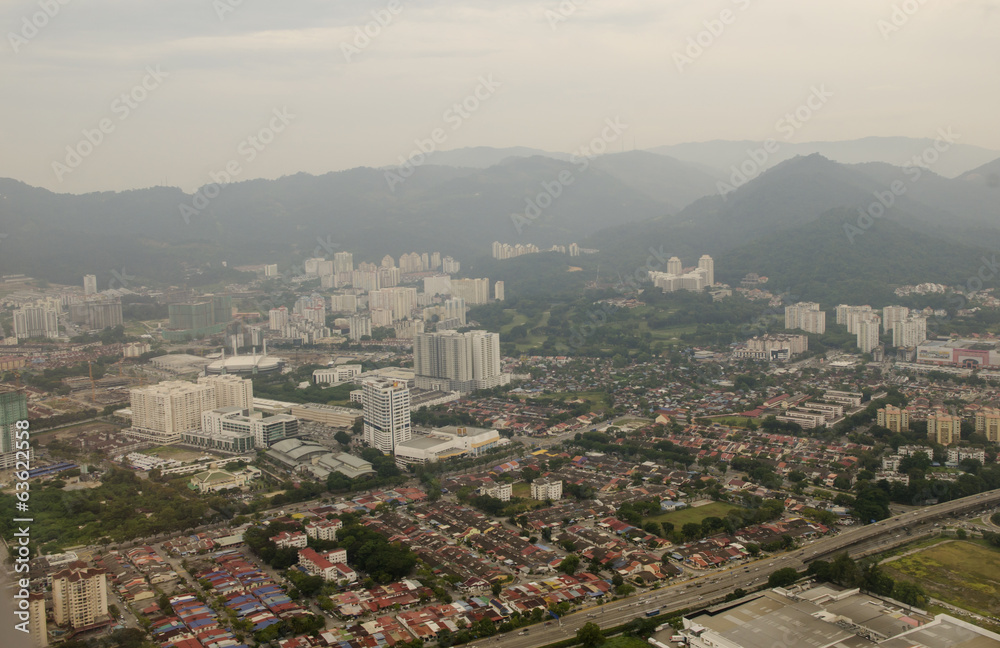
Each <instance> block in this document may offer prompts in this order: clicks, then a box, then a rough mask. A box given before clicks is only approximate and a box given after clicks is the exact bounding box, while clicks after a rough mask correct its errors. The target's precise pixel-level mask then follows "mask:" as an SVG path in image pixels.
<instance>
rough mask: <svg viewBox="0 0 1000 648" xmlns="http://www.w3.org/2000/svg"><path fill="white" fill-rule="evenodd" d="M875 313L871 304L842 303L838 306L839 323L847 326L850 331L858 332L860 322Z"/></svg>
mask: <svg viewBox="0 0 1000 648" xmlns="http://www.w3.org/2000/svg"><path fill="white" fill-rule="evenodd" d="M874 314H875V311H874V310H873V309H872V307H871V306H868V305H865V306H848V305H847V304H841V305H839V306H837V324H843V325H844V326H846V327H847V332H848V333H854V334H857V332H858V323H859V322H860V321H861V320H863V319H867V318H868V317H870V316H872V315H874Z"/></svg>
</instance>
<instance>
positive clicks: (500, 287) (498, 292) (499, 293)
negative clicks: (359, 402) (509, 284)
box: [493, 281, 504, 301]
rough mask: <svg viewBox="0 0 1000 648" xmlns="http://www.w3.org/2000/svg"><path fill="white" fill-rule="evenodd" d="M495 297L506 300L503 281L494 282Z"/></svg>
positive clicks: (498, 299)
mask: <svg viewBox="0 0 1000 648" xmlns="http://www.w3.org/2000/svg"><path fill="white" fill-rule="evenodd" d="M493 298H494V299H496V300H497V301H503V300H504V283H503V282H502V281H498V282H496V283H495V284H493Z"/></svg>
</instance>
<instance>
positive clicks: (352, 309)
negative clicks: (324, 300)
mask: <svg viewBox="0 0 1000 648" xmlns="http://www.w3.org/2000/svg"><path fill="white" fill-rule="evenodd" d="M330 310H331V311H333V312H334V313H356V312H358V296H357V295H331V296H330Z"/></svg>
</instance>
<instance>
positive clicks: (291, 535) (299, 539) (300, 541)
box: [271, 531, 309, 549]
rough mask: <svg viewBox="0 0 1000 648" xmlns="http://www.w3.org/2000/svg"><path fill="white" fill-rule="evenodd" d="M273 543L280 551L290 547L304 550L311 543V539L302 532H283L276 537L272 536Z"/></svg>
mask: <svg viewBox="0 0 1000 648" xmlns="http://www.w3.org/2000/svg"><path fill="white" fill-rule="evenodd" d="M271 542H273V543H274V544H275V545H276V546H277V547H278V549H287V548H288V547H295V548H296V549H302V548H304V547H305V546H306V545H307V544H308V543H309V537H308V536H306V534H304V533H302V532H301V531H292V532H288V531H282V532H281V533H279V534H278V535H276V536H271Z"/></svg>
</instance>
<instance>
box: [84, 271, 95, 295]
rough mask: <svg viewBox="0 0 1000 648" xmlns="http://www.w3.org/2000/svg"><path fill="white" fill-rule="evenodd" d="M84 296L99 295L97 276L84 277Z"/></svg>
mask: <svg viewBox="0 0 1000 648" xmlns="http://www.w3.org/2000/svg"><path fill="white" fill-rule="evenodd" d="M83 294H84V295H96V294H97V275H83Z"/></svg>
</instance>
